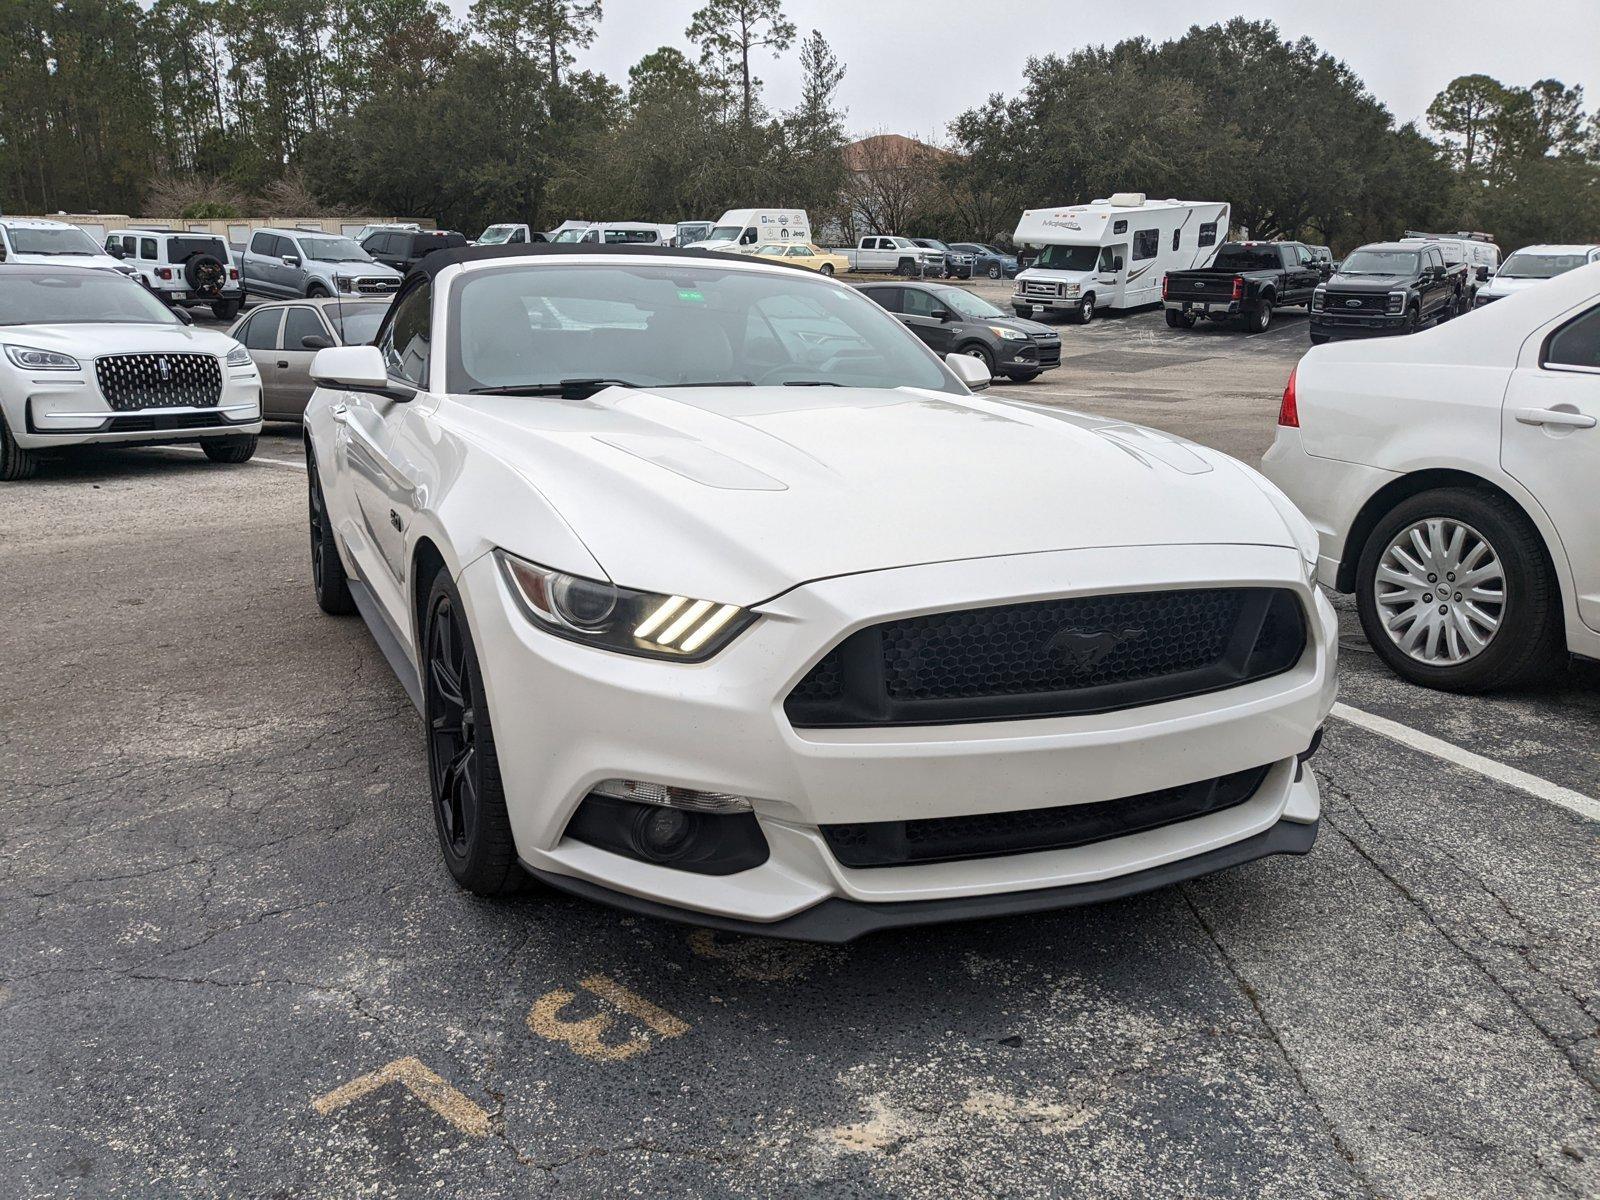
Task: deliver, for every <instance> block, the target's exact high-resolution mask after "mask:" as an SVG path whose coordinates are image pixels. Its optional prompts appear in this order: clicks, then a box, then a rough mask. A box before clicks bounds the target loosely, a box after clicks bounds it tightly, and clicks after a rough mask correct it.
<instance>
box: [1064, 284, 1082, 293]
mask: <svg viewBox="0 0 1600 1200" xmlns="http://www.w3.org/2000/svg"><path fill="white" fill-rule="evenodd" d="M1082 290H1083V285H1082V284H1077V283H1069V284H1067V285H1066V286H1065V287H1063V288H1062V289H1061V294H1062V295H1063V296H1076V295H1077V294H1078V293H1079V292H1081V291H1082Z"/></svg>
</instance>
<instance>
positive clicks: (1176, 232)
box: [1172, 229, 1183, 254]
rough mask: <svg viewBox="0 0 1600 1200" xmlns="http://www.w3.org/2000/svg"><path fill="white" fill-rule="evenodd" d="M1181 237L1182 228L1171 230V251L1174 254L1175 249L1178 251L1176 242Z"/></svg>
mask: <svg viewBox="0 0 1600 1200" xmlns="http://www.w3.org/2000/svg"><path fill="white" fill-rule="evenodd" d="M1182 237H1183V230H1182V229H1174V230H1173V231H1172V251H1173V253H1174V254H1176V253H1177V251H1178V242H1179V241H1180V240H1181V239H1182Z"/></svg>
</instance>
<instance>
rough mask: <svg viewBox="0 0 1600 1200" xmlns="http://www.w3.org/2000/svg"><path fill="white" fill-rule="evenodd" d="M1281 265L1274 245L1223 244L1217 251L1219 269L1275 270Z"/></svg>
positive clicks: (1281, 262) (1281, 261)
mask: <svg viewBox="0 0 1600 1200" xmlns="http://www.w3.org/2000/svg"><path fill="white" fill-rule="evenodd" d="M1281 266H1283V260H1282V259H1280V258H1279V257H1278V249H1277V247H1276V246H1224V247H1223V248H1222V249H1221V250H1220V251H1218V253H1217V270H1219V271H1275V270H1277V269H1278V268H1279V267H1281Z"/></svg>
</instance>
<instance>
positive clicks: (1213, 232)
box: [1200, 221, 1217, 246]
mask: <svg viewBox="0 0 1600 1200" xmlns="http://www.w3.org/2000/svg"><path fill="white" fill-rule="evenodd" d="M1200 244H1201V245H1202V246H1215V245H1216V244H1217V223H1216V222H1215V221H1207V222H1206V223H1205V224H1203V225H1201V226H1200Z"/></svg>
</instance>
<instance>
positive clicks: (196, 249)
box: [106, 229, 244, 321]
mask: <svg viewBox="0 0 1600 1200" xmlns="http://www.w3.org/2000/svg"><path fill="white" fill-rule="evenodd" d="M106 251H107V252H108V253H109V254H111V255H113V256H114V257H117V258H120V259H121V260H122V261H123V262H124V263H126V264H127V265H129V266H131V267H133V268H134V269H135V270H136V271H137V272H138V274H139V278H140V279H141V280H143V282H144V285H145V286H146V287H148V288H149V289H150V290H151V291H152V292H155V293H156V294H157V295H158V296H160V297H161V298H162V299H163V300H165V301H166V302H167V303H168V304H172V305H182V306H183V307H185V308H193V307H195V306H197V305H204V306H206V307H208V308H210V309H211V312H212V314H213V315H214V316H215V317H216V318H217V320H219V321H231V320H233V319H234V318H235V317H237V316H238V315H239V309H240V308H242V307H243V306H244V282H243V281H242V280H241V279H240V278H239V264H238V263H237V262H235V261H234V258H233V251H232V250H230V249H229V248H228V243H227V241H226V239H224V238H221V237H219V236H217V235H216V234H214V233H190V232H181V231H178V230H166V229H118V230H114V231H113V232H112V233H111V234H110V235H108V236H107V237H106Z"/></svg>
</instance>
